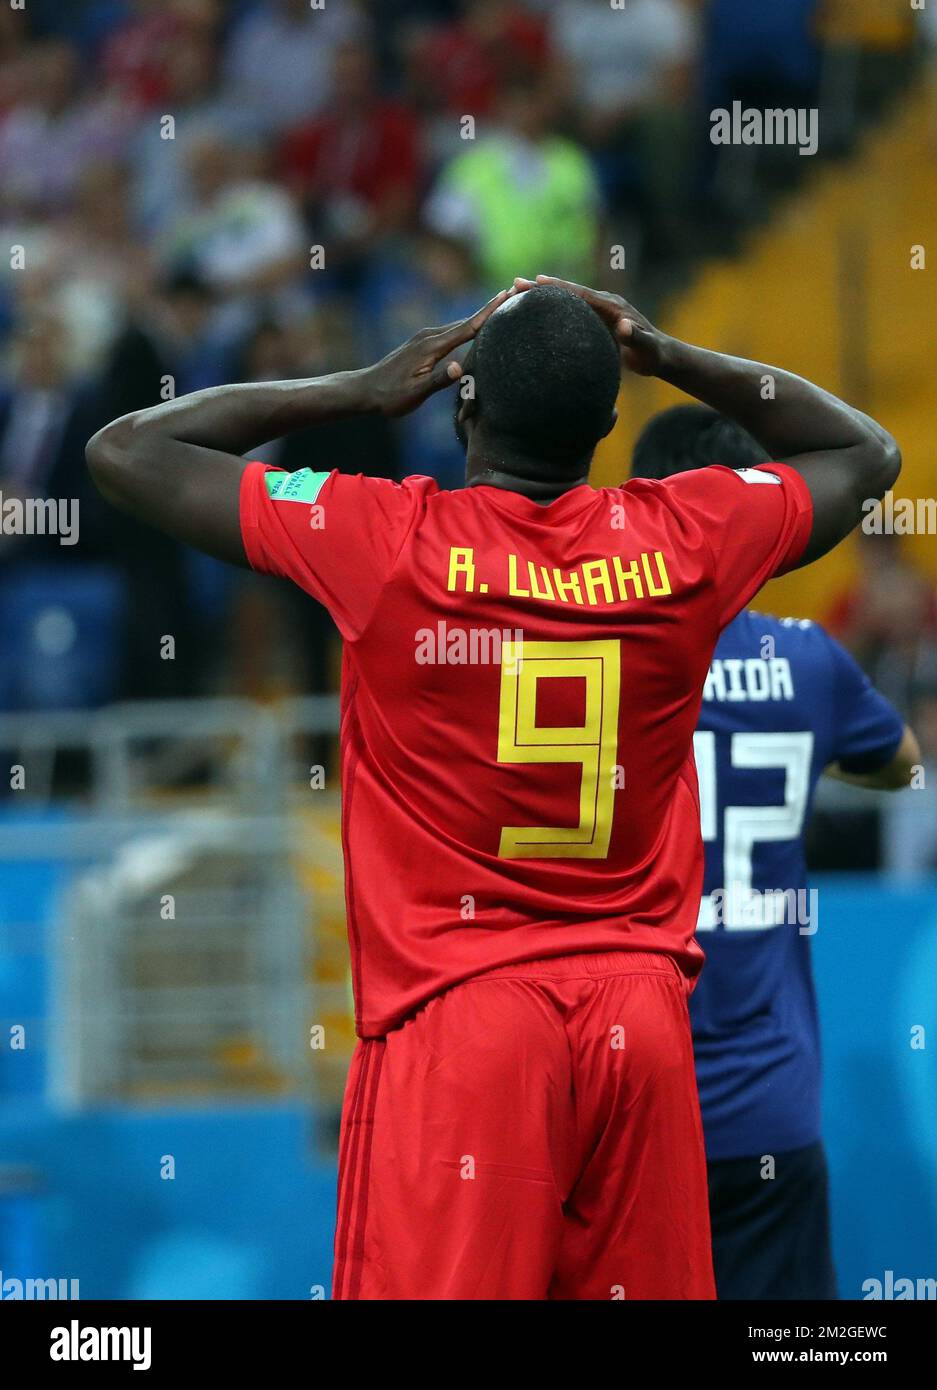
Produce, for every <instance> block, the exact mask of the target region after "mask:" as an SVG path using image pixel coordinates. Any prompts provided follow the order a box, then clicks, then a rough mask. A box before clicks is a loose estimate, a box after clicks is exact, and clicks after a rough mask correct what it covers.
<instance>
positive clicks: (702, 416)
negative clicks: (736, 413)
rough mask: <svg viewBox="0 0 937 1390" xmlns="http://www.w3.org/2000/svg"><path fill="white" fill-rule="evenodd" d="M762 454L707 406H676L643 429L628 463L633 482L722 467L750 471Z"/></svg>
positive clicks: (738, 429) (739, 428) (742, 432)
mask: <svg viewBox="0 0 937 1390" xmlns="http://www.w3.org/2000/svg"><path fill="white" fill-rule="evenodd" d="M765 458H766V455H765V451H764V449H762V448H761V446H760V445H759V444H757V443H756V441H755V440H754V439H752V437H751V435H750V434H749V433H748V431H747V430H744V429H743V428H742V426H741V425H737V424H736V423H735V421H734V420H730V419H729V418H728V417H727V416H725V415H720V414H719V413H718V411H715V410H710V408H709V406H707V405H675V406H671V408H670V409H669V410H662V411H661V413H660V414H659V415H655V416H653V417H652V418H651V419H650V420H649V421H648V423H647V424H646V425H645V426H644V429H643V430H642V431H641V434H640V435H639V437H638V442H637V444H635V446H634V454H633V455H632V459H631V476H632V477H633V478H671V477H673V475H674V474H675V473H688V472H690V471H691V470H692V469H694V468H708V467H709V466H710V464H713V463H721V464H724V465H725V467H726V468H752V467H753V466H754V465H755V464H758V463H764V462H765Z"/></svg>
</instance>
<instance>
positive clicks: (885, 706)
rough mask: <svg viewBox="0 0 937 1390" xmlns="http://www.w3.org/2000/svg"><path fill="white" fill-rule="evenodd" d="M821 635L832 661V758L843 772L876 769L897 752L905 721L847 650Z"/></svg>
mask: <svg viewBox="0 0 937 1390" xmlns="http://www.w3.org/2000/svg"><path fill="white" fill-rule="evenodd" d="M823 635H824V637H825V638H826V641H827V643H828V645H829V652H830V659H831V661H832V663H833V689H834V691H835V695H834V699H835V704H834V706H833V708H834V715H835V721H834V722H835V735H834V741H833V761H834V762H837V763H839V765H840V767H841V768H842V770H843V772H851V773H855V774H857V775H861V774H862V773H866V772H877V771H878V770H879V768H882V767H887V766H888V764H889V763H890V762H891V760H892V758H893V757H894V756H895V754H896V753H897V751H898V745H899V744H900V743H901V739H902V735H903V734H904V720H903V719H902V717H901V715H900V714H899V713H898V711H897V710H896V709H895V707H894V705H893V704H892V703H891V701H890V700H886V699H885V696H884V695H882V694H880V692H879V691H878V690H876V689H875V686H874V685H873V684H872V682H871V681H870V680H869V678H868V676H867V675H866V674H865V672H864V671H863V670H862V669H861V667H859V666H858V665H857V664H856V662H855V661H854V660H853V658H852V657H851V656H850V655H849V653H848V652H847V651H845V650H844V648H843V647H841V646H840V645H839V643H838V642H835V641H834V640H833V638H832V637H830V636H829V635H828V634H827V633H824V634H823Z"/></svg>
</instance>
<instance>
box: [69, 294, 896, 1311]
mask: <svg viewBox="0 0 937 1390" xmlns="http://www.w3.org/2000/svg"><path fill="white" fill-rule="evenodd" d="M538 278H539V280H540V283H534V282H532V281H528V280H519V281H517V282H515V286H514V287H513V289H512V291H510V292H503V293H502V294H501V295H499V296H497V297H496V298H495V299H494V300H493V301H492V302H491V303H490V304H488V305H487V306H486V307H485V308H484V309H483V310H481V311H480V312H479V313H478V314H476V315H475V316H474V317H473V318H471V319H468V320H465V321H464V322H461V323H456V324H452V325H449V326H448V327H446V328H443V329H433V330H426V331H425V332H423V333H421V334H418V335H417V336H416V337H415V338H414V339H412V340H411V341H410V342H409V343H407V344H405V345H404V346H403V347H402V348H399V349H398V350H397V351H396V352H394V353H391V354H390V356H388V357H387V358H385V359H384V360H383V361H382V362H380V363H378V364H376V365H375V366H373V367H370V368H367V369H365V370H363V371H358V372H345V373H339V374H337V375H334V376H329V377H324V378H320V379H317V380H314V381H298V382H281V383H272V384H270V383H252V384H248V385H240V386H230V387H223V388H218V389H214V390H208V391H201V392H198V393H196V394H194V395H192V396H189V397H184V398H182V399H180V400H178V401H173V402H167V403H165V404H162V405H159V406H155V407H153V408H152V409H149V410H144V411H141V412H138V413H136V414H134V415H130V416H125V417H124V418H123V419H121V420H118V421H115V422H114V423H113V424H111V425H109V426H108V427H107V428H106V429H104V430H103V431H101V432H100V433H99V434H98V435H96V436H95V438H94V439H93V440H92V441H91V443H90V445H89V447H88V457H89V463H90V465H91V468H92V471H93V473H94V476H95V479H96V481H97V483H98V485H99V487H100V488H101V490H102V492H103V493H104V494H105V496H107V497H108V498H110V499H111V500H113V501H114V502H115V503H116V504H118V505H119V506H122V507H124V508H126V509H127V510H129V511H131V512H133V513H134V514H135V515H136V516H138V517H141V518H143V519H145V520H148V521H150V522H152V523H153V524H154V525H156V526H159V527H161V528H162V529H163V530H165V531H168V532H169V533H170V534H172V535H174V536H177V537H179V538H180V539H182V540H184V541H188V542H191V543H193V544H195V545H197V546H199V547H200V548H202V549H203V550H206V551H208V552H209V553H210V554H214V555H218V556H220V557H222V558H224V559H228V560H231V561H233V562H235V563H239V564H249V565H251V566H252V567H253V568H254V569H257V570H259V571H261V572H263V573H268V574H276V575H281V576H284V577H287V578H289V579H292V580H293V581H294V582H295V583H297V584H298V585H300V586H301V587H302V588H303V589H305V590H306V591H307V592H308V593H310V594H311V595H313V596H314V597H315V598H317V599H319V600H320V601H321V602H322V603H324V604H325V605H326V607H327V608H328V609H329V611H330V612H331V613H332V615H333V617H334V618H335V621H336V623H337V624H338V626H339V628H340V630H341V632H342V635H343V637H344V672H343V691H342V726H341V742H342V794H343V827H342V828H343V842H344V849H345V861H346V894H347V908H348V931H349V938H350V943H351V958H352V969H353V974H354V986H355V1002H356V1011H357V1028H358V1033H359V1036H360V1042H359V1044H358V1048H357V1051H356V1054H355V1057H354V1060H353V1063H352V1068H351V1073H350V1076H349V1081H348V1090H347V1094H346V1102H345V1110H344V1116H343V1126H342V1139H341V1154H340V1175H339V1210H338V1226H337V1232H336V1263H335V1276H334V1296H335V1297H337V1298H343V1299H357V1298H364V1299H375V1298H376V1299H383V1298H386V1299H405V1298H414V1299H442V1298H445V1299H486V1298H487V1299H544V1298H556V1299H572V1298H576V1299H586V1298H588V1299H614V1298H629V1299H635V1298H636V1299H651V1298H667V1299H684V1298H712V1297H713V1295H714V1290H713V1278H712V1265H711V1257H710V1242H709V1228H708V1217H707V1192H706V1168H705V1160H704V1155H703V1146H702V1140H701V1131H700V1122H699V1112H698V1106H697V1099H696V1090H695V1082H694V1074H693V1053H692V1047H691V1042H690V1032H689V1026H688V1021H687V1007H686V997H687V994H688V992H689V990H690V989H691V987H692V983H693V980H694V978H695V976H696V974H697V972H698V971H699V968H700V965H701V962H702V956H701V953H700V951H699V949H698V947H697V946H696V945H695V944H694V942H693V932H694V928H695V925H696V914H697V906H698V903H699V896H700V885H701V876H702V852H701V843H700V829H699V807H698V799H697V789H696V777H695V772H694V766H693V754H692V738H693V730H694V727H695V725H696V719H697V715H698V713H699V708H700V700H701V692H702V687H703V682H704V680H705V677H706V673H707V670H708V667H709V662H710V658H711V656H712V652H713V647H714V645H715V642H716V639H717V637H718V636H719V633H720V631H721V629H722V627H723V626H725V624H726V623H728V622H729V621H730V620H731V619H732V618H733V617H734V616H735V615H736V614H737V613H738V612H739V611H740V609H742V608H743V607H744V606H745V605H746V604H747V603H748V601H749V600H750V598H751V597H752V595H753V594H754V593H755V591H756V590H757V589H758V588H760V586H761V585H762V584H763V583H764V581H765V580H766V579H768V578H770V577H771V575H773V574H776V573H777V572H778V571H780V570H783V569H786V568H790V567H791V566H794V565H797V564H799V563H800V564H802V563H805V562H806V561H808V560H810V559H813V558H815V557H816V556H817V555H820V554H822V553H823V552H824V551H825V550H827V549H828V548H829V547H830V546H832V545H834V544H835V543H836V542H837V541H838V540H840V539H841V538H842V537H843V536H844V535H845V534H846V532H847V531H848V530H850V529H851V528H852V527H853V526H854V525H855V524H856V523H857V522H858V521H859V520H860V519H861V516H862V502H863V500H864V499H866V498H868V497H872V496H875V497H878V496H881V495H882V493H884V491H885V490H886V489H887V488H888V487H890V486H891V485H892V483H893V482H894V479H895V476H896V473H897V468H898V461H897V450H896V449H895V446H894V443H893V441H892V440H891V439H890V437H889V436H888V435H886V434H885V432H884V431H883V430H881V429H880V427H879V426H877V425H876V424H875V423H874V422H872V421H871V420H869V419H868V418H867V417H865V416H863V415H860V414H859V413H858V412H856V411H854V410H851V409H850V408H849V407H848V406H846V405H844V404H843V403H842V402H840V401H837V400H836V399H835V398H833V397H832V396H829V395H827V394H826V393H825V392H823V391H822V390H820V389H819V388H817V387H814V386H812V385H810V384H809V383H807V382H805V381H803V380H801V379H799V378H797V377H794V376H791V375H789V374H788V373H785V372H782V371H779V370H775V369H773V368H768V367H764V366H761V365H758V364H755V363H750V362H744V361H741V360H739V359H734V358H728V357H724V356H721V355H719V354H716V353H710V352H705V351H703V350H701V349H698V348H694V347H690V346H688V345H687V344H684V343H680V342H677V341H675V340H673V339H671V338H668V337H667V336H666V335H664V334H662V333H660V332H659V331H658V330H656V329H654V328H653V327H652V326H651V325H650V324H649V323H648V322H647V320H646V319H644V318H643V317H642V316H641V315H640V314H638V312H637V311H636V310H634V309H633V308H632V307H631V306H630V305H628V304H626V303H625V301H623V300H621V299H619V298H617V297H616V296H611V295H604V294H599V293H597V292H594V291H591V290H587V289H584V288H583V287H580V286H571V285H566V284H564V283H562V282H556V281H553V280H551V279H549V278H548V277H538ZM472 339H474V342H473V343H472V347H471V348H470V350H469V354H468V356H467V358H466V360H465V362H464V364H462V365H461V366H460V365H459V363H458V362H457V361H456V360H455V359H454V358H453V353H454V352H455V351H456V349H457V348H459V346H460V345H462V344H464V343H466V342H469V341H470V340H472ZM622 365H624V367H625V368H626V369H628V370H632V371H637V372H641V373H646V374H647V373H655V374H656V375H658V376H660V377H661V378H663V379H664V380H666V381H669V382H671V383H673V384H674V385H676V386H678V387H680V388H682V389H683V390H685V391H687V392H688V393H690V394H692V395H695V396H697V397H699V398H700V399H702V400H704V401H705V402H706V403H707V404H709V405H711V406H713V407H714V408H715V409H717V410H720V411H723V412H725V413H727V414H729V415H732V416H734V418H736V419H737V420H738V421H739V422H740V423H741V424H742V425H743V426H744V427H745V428H747V429H748V430H750V432H751V433H752V434H754V435H755V437H756V438H758V439H759V441H760V443H761V444H762V445H763V447H764V448H765V451H766V453H767V454H768V456H769V457H771V458H774V459H778V460H781V461H780V462H777V463H772V464H770V465H766V466H764V467H761V468H757V469H746V470H743V471H741V472H733V471H731V470H728V469H720V468H708V469H705V470H701V471H699V472H695V473H684V474H681V475H679V476H676V477H673V478H670V479H667V480H666V481H664V482H649V481H643V480H641V481H634V482H631V483H628V484H626V485H625V486H624V487H616V488H604V489H599V490H594V489H593V488H592V487H590V486H589V483H588V474H589V466H590V461H591V457H592V453H593V450H594V448H595V445H596V444H597V443H598V441H599V439H600V438H601V437H602V436H603V435H604V434H606V433H607V432H608V430H609V429H610V428H611V426H612V423H613V421H614V406H615V399H616V395H617V391H618V385H619V375H620V371H621V367H622ZM765 377H770V378H771V379H772V380H773V383H774V390H773V392H772V393H768V392H765V391H764V390H763V379H764V378H765ZM457 381H459V382H460V383H461V385H460V389H459V390H458V392H456V393H455V394H456V398H457V399H456V412H457V428H458V430H459V433H460V437H462V438H463V440H464V442H465V445H466V450H467V482H468V486H467V487H466V489H465V490H463V491H458V492H441V491H439V489H438V488H437V486H436V484H435V483H434V482H432V481H431V480H430V479H428V478H408V479H406V480H405V481H404V482H403V483H402V484H396V483H392V482H389V481H386V480H382V479H376V478H368V477H360V476H358V477H350V476H346V475H343V474H342V473H340V472H336V471H333V472H330V473H316V472H311V471H310V470H309V469H300V470H299V471H298V472H295V473H292V474H288V473H284V472H280V471H277V470H276V469H270V468H267V467H265V466H264V465H263V464H260V463H251V462H245V460H244V458H243V457H240V455H243V454H245V453H249V451H250V450H252V449H254V448H257V447H258V446H259V445H261V444H262V443H264V442H265V441H267V440H268V439H270V438H273V437H276V436H278V435H281V434H284V433H286V432H288V431H290V430H296V429H299V428H302V427H306V426H309V425H310V424H314V423H315V422H316V421H321V420H325V419H327V418H335V417H338V416H342V415H350V414H354V413H357V412H364V411H382V412H384V413H385V414H388V415H398V414H401V413H403V412H405V411H407V410H411V409H413V408H415V407H416V406H418V405H419V404H420V402H421V401H422V400H424V399H425V398H426V397H427V396H428V395H429V394H430V393H431V392H432V391H434V390H438V389H442V388H444V387H446V386H453V385H454V384H455V383H456V382H457ZM768 395H770V397H771V398H770V399H765V397H766V396H768ZM338 462H340V460H339V461H338Z"/></svg>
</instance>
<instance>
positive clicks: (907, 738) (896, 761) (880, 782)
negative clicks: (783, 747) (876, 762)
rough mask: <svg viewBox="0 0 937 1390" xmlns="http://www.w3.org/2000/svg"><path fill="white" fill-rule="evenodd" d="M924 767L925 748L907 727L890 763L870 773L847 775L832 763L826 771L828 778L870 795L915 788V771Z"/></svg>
mask: <svg viewBox="0 0 937 1390" xmlns="http://www.w3.org/2000/svg"><path fill="white" fill-rule="evenodd" d="M920 763H921V745H920V744H919V743H918V741H917V735H916V734H915V732H914V730H913V729H912V728H911V726H910V724H905V726H904V729H903V730H902V734H901V742H900V743H899V744H898V748H897V751H896V752H895V754H894V755H893V756H892V758H891V759H890V761H889V762H887V763H885V764H884V765H883V766H882V767H878V768H874V769H872V770H871V771H868V772H847V771H845V769H844V768H843V765H842V763H840V762H835V763H830V765H829V767H827V768H824V772H825V775H826V776H827V777H835V778H836V780H837V781H838V782H850V783H851V784H852V785H853V786H854V787H866V788H868V789H869V790H870V791H885V792H900V791H901V790H902V789H903V788H904V787H907V786H910V785H911V778H912V776H913V775H914V769H915V768H916V767H919V766H920Z"/></svg>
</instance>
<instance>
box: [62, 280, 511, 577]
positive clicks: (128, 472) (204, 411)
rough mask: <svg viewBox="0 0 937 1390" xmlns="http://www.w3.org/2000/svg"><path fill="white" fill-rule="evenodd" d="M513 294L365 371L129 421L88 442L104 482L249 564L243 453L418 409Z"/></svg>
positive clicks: (158, 523) (231, 395)
mask: <svg viewBox="0 0 937 1390" xmlns="http://www.w3.org/2000/svg"><path fill="white" fill-rule="evenodd" d="M507 295H508V291H503V292H502V293H501V294H499V295H496V296H495V297H494V299H492V300H491V301H490V302H489V303H488V304H486V305H485V306H484V308H482V309H480V310H479V311H478V313H477V314H473V315H471V316H470V317H469V318H467V319H461V320H459V321H457V322H456V323H452V324H447V325H446V326H445V327H444V328H435V329H424V330H423V332H422V333H418V334H417V335H416V336H415V337H414V338H411V339H410V341H409V342H408V343H404V344H403V346H402V347H400V348H397V349H396V351H394V352H392V353H389V354H388V356H387V357H385V358H383V359H382V360H381V361H380V362H377V363H375V365H374V366H372V367H366V368H364V369H362V370H361V371H355V372H336V373H335V374H334V375H332V376H322V377H315V378H312V379H308V380H303V381H275V382H248V383H242V384H240V385H235V386H216V387H211V388H210V389H208V390H207V391H195V392H193V393H192V394H191V395H189V396H182V397H180V398H179V399H178V400H173V401H165V402H163V403H162V404H161V405H155V406H151V407H150V408H149V409H147V410H138V411H135V412H134V413H133V414H131V415H124V416H122V417H121V418H120V419H119V420H114V421H113V422H112V423H111V424H109V425H106V426H105V427H104V429H103V430H99V431H98V433H97V434H96V435H95V436H94V438H93V439H92V440H91V441H90V442H89V444H88V446H87V450H86V454H87V459H88V466H89V468H90V469H91V473H92V476H93V477H94V481H95V483H96V484H97V487H98V489H99V490H100V492H101V493H102V494H103V495H104V496H105V497H106V498H107V500H108V501H109V502H111V503H113V504H114V506H116V507H119V508H120V509H121V510H122V511H126V512H129V513H130V515H132V516H135V517H137V518H138V519H139V520H141V521H145V522H146V523H147V524H148V525H151V526H155V527H157V528H158V529H159V530H161V531H165V532H166V533H167V534H168V535H170V536H175V537H176V538H177V539H178V540H182V541H186V542H187V543H188V544H190V545H194V546H196V547H197V548H198V549H200V550H204V551H205V552H206V553H207V554H209V555H215V556H217V557H218V558H219V559H222V560H229V561H231V563H233V564H240V565H244V564H246V563H247V560H246V556H245V554H244V546H243V542H242V540H241V528H240V516H239V488H240V478H241V474H242V473H243V471H244V468H245V460H244V458H243V457H242V456H243V455H244V454H246V453H249V452H250V451H251V450H252V449H256V448H257V447H258V446H259V445H261V444H265V443H267V441H269V440H272V439H279V438H281V437H282V436H283V435H287V434H291V433H293V432H294V431H296V430H301V429H306V428H308V427H309V426H311V425H316V424H321V423H324V422H325V421H327V420H339V419H343V418H346V417H348V416H352V415H362V414H368V413H370V412H380V413H381V414H382V415H387V416H395V415H402V414H405V413H406V412H407V411H409V410H413V409H414V408H415V407H416V406H418V405H419V404H420V403H421V402H422V401H424V400H425V399H426V398H427V396H429V395H431V394H432V393H433V392H434V391H438V390H441V389H442V388H443V387H444V386H447V385H448V386H451V385H452V384H453V382H455V381H457V380H458V378H459V375H460V371H461V368H460V367H459V364H458V362H457V361H455V360H453V358H452V356H451V354H452V353H453V352H454V351H455V350H456V349H457V348H458V347H460V346H461V345H462V344H463V343H466V342H469V341H470V340H471V339H472V338H473V337H474V336H475V334H476V333H477V332H478V329H479V328H480V327H481V325H482V324H483V323H484V322H485V320H486V319H487V318H488V316H489V315H490V314H491V313H493V312H494V310H495V309H496V308H498V306H499V305H500V304H501V303H503V302H504V300H505V298H506V297H507Z"/></svg>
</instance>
